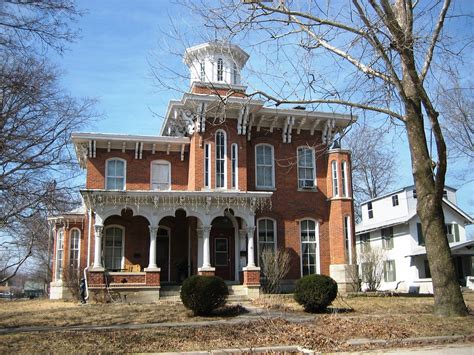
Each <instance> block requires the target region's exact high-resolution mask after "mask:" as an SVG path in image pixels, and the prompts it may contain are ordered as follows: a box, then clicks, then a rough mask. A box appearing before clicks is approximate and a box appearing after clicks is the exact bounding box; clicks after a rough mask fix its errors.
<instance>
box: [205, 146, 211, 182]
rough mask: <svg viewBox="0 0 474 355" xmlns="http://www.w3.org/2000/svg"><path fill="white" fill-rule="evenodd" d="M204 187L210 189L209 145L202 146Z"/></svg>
mask: <svg viewBox="0 0 474 355" xmlns="http://www.w3.org/2000/svg"><path fill="white" fill-rule="evenodd" d="M204 187H205V188H208V189H209V188H211V145H210V144H209V143H206V144H205V145H204Z"/></svg>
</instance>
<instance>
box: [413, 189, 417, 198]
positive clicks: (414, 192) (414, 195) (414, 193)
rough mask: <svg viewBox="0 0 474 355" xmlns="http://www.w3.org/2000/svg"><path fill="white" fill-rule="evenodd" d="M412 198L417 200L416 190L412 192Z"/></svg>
mask: <svg viewBox="0 0 474 355" xmlns="http://www.w3.org/2000/svg"><path fill="white" fill-rule="evenodd" d="M413 198H417V195H416V190H413Z"/></svg>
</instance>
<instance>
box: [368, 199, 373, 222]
mask: <svg viewBox="0 0 474 355" xmlns="http://www.w3.org/2000/svg"><path fill="white" fill-rule="evenodd" d="M367 211H368V212H369V218H374V210H373V208H372V202H369V203H367Z"/></svg>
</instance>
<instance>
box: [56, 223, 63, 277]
mask: <svg viewBox="0 0 474 355" xmlns="http://www.w3.org/2000/svg"><path fill="white" fill-rule="evenodd" d="M63 253H64V229H63V228H61V229H60V230H59V231H58V233H57V234H56V280H61V277H62V276H63Z"/></svg>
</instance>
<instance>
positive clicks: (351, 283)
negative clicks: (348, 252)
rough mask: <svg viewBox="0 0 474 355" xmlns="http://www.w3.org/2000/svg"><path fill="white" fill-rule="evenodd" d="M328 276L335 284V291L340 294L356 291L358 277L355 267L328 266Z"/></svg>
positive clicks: (346, 265)
mask: <svg viewBox="0 0 474 355" xmlns="http://www.w3.org/2000/svg"><path fill="white" fill-rule="evenodd" d="M329 276H331V277H332V278H333V279H334V280H335V281H336V282H337V289H338V291H339V292H340V293H348V292H356V291H357V281H358V277H359V274H358V268H357V265H355V264H353V265H349V264H339V265H329Z"/></svg>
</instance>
